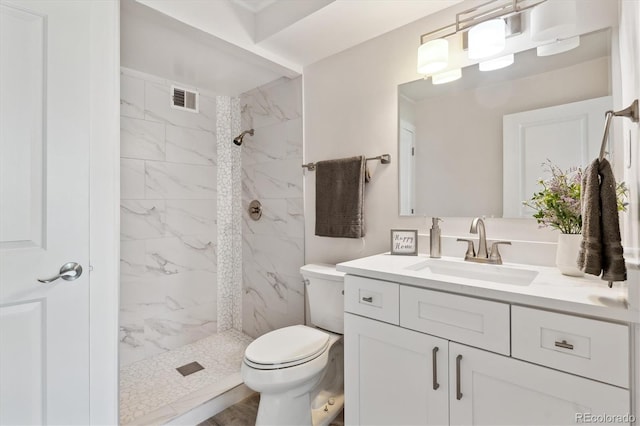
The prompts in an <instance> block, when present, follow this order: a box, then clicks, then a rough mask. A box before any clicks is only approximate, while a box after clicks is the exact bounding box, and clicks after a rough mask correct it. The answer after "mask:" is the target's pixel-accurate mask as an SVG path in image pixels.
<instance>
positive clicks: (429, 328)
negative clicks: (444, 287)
mask: <svg viewBox="0 0 640 426" xmlns="http://www.w3.org/2000/svg"><path fill="white" fill-rule="evenodd" d="M400 308H401V309H400V325H401V326H402V327H406V328H410V329H412V330H416V331H422V332H424V333H429V334H432V335H434V336H438V337H442V338H445V339H449V340H453V341H456V342H460V343H466V344H468V345H471V346H475V347H478V348H483V349H488V350H490V351H493V352H498V353H500V354H504V355H509V305H508V304H507V303H499V302H492V301H489V300H482V299H475V298H471V297H465V296H459V295H455V294H449V293H442V292H439V291H432V290H425V289H421V288H415V287H408V286H402V287H401V288H400Z"/></svg>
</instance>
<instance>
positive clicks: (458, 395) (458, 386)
mask: <svg viewBox="0 0 640 426" xmlns="http://www.w3.org/2000/svg"><path fill="white" fill-rule="evenodd" d="M461 360H462V355H458V356H457V357H456V399H457V400H458V401H460V400H461V399H462V389H461V387H462V386H461V384H460V361H461Z"/></svg>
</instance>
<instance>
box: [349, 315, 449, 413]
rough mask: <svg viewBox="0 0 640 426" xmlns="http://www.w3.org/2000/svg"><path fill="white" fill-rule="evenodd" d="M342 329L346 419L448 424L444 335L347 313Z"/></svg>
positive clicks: (446, 358) (446, 348) (446, 366)
mask: <svg viewBox="0 0 640 426" xmlns="http://www.w3.org/2000/svg"><path fill="white" fill-rule="evenodd" d="M344 329H345V333H344V340H345V345H344V346H345V353H344V357H345V360H344V373H345V424H348V425H444V424H448V423H449V403H448V400H449V392H448V383H447V381H448V365H447V364H448V342H447V341H446V340H443V339H439V338H437V337H433V336H429V335H426V334H421V333H417V332H415V331H411V330H406V329H403V328H400V327H397V326H393V325H389V324H386V323H383V322H379V321H375V320H372V319H368V318H363V317H359V316H357V315H352V314H345V324H344ZM434 373H435V375H434Z"/></svg>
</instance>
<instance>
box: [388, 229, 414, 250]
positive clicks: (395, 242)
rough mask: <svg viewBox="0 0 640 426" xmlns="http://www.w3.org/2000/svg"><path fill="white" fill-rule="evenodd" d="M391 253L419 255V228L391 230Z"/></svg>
mask: <svg viewBox="0 0 640 426" xmlns="http://www.w3.org/2000/svg"><path fill="white" fill-rule="evenodd" d="M391 254H402V255H406V256H417V255H418V230H417V229H392V230H391Z"/></svg>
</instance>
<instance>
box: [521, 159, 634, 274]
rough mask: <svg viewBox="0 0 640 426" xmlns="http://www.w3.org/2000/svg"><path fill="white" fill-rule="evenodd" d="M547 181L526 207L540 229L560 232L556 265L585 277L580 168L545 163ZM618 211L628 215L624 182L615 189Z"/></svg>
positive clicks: (564, 270) (566, 271)
mask: <svg viewBox="0 0 640 426" xmlns="http://www.w3.org/2000/svg"><path fill="white" fill-rule="evenodd" d="M543 168H544V169H545V170H546V171H547V172H548V175H550V177H549V178H548V179H540V180H539V181H538V184H539V185H541V187H542V189H541V190H540V191H539V192H536V193H535V194H533V197H532V198H531V200H529V201H524V202H523V203H524V205H526V206H528V207H530V208H532V209H534V210H535V211H536V212H535V213H534V215H533V217H534V218H535V219H536V221H537V222H538V224H539V225H540V226H541V227H550V228H553V229H557V230H558V231H560V232H561V234H560V235H559V236H558V249H557V252H556V265H557V266H558V269H560V272H562V273H563V274H565V275H571V276H582V275H584V273H583V272H582V271H581V270H580V269H579V268H578V265H577V257H578V251H579V250H580V242H581V241H582V235H581V232H582V214H581V205H580V195H581V182H582V169H581V168H578V167H573V168H570V169H568V170H566V171H563V170H561V169H560V168H559V167H558V166H556V165H554V164H553V163H552V162H551V161H550V160H547V161H546V162H545V163H543ZM616 195H617V201H618V211H626V206H627V203H625V201H624V200H625V198H626V196H627V187H626V185H625V183H624V182H620V183H619V184H617V186H616Z"/></svg>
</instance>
